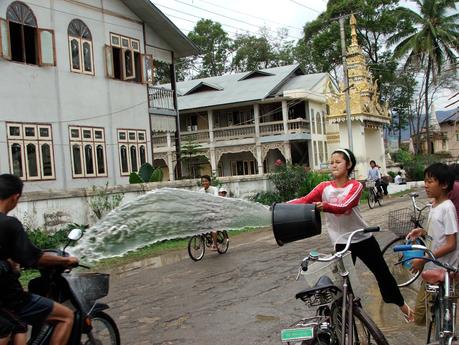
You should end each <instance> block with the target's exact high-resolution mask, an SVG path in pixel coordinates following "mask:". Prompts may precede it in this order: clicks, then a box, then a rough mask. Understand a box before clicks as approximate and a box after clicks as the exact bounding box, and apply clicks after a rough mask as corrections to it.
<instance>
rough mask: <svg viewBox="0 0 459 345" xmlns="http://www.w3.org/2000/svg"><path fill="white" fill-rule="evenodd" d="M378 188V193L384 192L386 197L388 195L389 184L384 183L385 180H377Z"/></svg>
mask: <svg viewBox="0 0 459 345" xmlns="http://www.w3.org/2000/svg"><path fill="white" fill-rule="evenodd" d="M376 188H378V191H379V192H380V193H381V194H382V193H383V191H384V195H387V194H388V192H387V183H386V182H384V181H383V180H381V179H379V180H376Z"/></svg>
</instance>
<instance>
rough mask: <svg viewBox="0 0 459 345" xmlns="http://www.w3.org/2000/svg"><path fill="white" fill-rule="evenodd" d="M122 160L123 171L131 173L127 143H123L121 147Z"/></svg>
mask: <svg viewBox="0 0 459 345" xmlns="http://www.w3.org/2000/svg"><path fill="white" fill-rule="evenodd" d="M120 160H121V172H122V173H129V165H128V158H127V148H126V145H121V147H120Z"/></svg>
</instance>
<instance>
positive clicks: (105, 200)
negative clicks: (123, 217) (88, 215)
mask: <svg viewBox="0 0 459 345" xmlns="http://www.w3.org/2000/svg"><path fill="white" fill-rule="evenodd" d="M92 190H93V191H94V194H95V195H94V196H93V197H91V198H90V199H89V201H88V204H89V207H90V208H91V210H92V212H93V213H94V214H95V216H96V217H97V219H101V218H102V217H103V216H104V215H105V214H107V213H108V212H110V211H111V210H113V209H114V208H117V207H118V206H119V205H120V203H121V200H123V197H124V194H123V193H113V194H109V193H108V182H107V183H106V184H105V188H97V187H96V186H92Z"/></svg>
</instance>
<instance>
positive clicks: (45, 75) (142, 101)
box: [0, 0, 163, 191]
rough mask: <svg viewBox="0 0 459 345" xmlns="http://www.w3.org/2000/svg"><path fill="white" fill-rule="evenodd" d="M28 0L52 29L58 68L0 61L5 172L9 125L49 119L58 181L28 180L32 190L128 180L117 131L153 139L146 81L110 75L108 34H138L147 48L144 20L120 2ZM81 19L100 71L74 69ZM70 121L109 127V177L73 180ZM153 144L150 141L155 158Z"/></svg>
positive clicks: (0, 149)
mask: <svg viewBox="0 0 459 345" xmlns="http://www.w3.org/2000/svg"><path fill="white" fill-rule="evenodd" d="M11 3H12V1H10V0H7V1H0V17H1V18H5V17H6V9H7V7H8V6H9V5H10V4H11ZM24 3H26V4H27V5H28V6H29V7H30V8H31V9H32V11H33V12H34V14H35V16H36V18H37V24H38V27H40V28H47V29H53V30H54V32H55V44H56V57H57V66H56V67H39V66H37V65H26V64H22V63H16V62H11V61H7V60H4V59H0V76H1V78H0V100H1V106H0V157H1V159H0V172H1V173H4V172H10V167H9V161H8V159H7V157H8V148H7V145H6V143H5V142H6V128H5V127H6V125H5V122H39V123H51V124H52V131H53V145H54V164H55V173H56V179H55V180H52V181H38V182H26V186H25V190H26V191H36V190H49V189H63V188H76V187H81V186H92V185H104V184H105V183H106V182H107V181H109V183H110V184H120V183H126V182H127V178H126V177H121V175H120V168H119V159H118V148H117V146H118V145H117V136H116V135H117V133H116V128H132V129H145V130H147V140H148V141H150V131H149V130H148V129H149V115H148V99H147V90H146V86H145V85H141V84H137V83H131V82H124V81H119V80H111V79H108V78H106V75H105V53H104V46H105V44H109V43H110V41H109V33H110V32H114V33H118V34H122V35H124V36H128V37H133V38H136V39H138V40H139V41H140V42H141V52H142V53H143V50H144V47H143V28H142V24H141V23H139V22H138V21H139V19H138V18H136V16H135V15H134V14H133V13H132V12H130V11H129V9H127V7H126V6H125V5H124V4H123V3H122V2H121V1H119V0H101V1H89V0H85V1H84V3H86V4H88V5H90V6H83V5H79V4H77V3H76V1H75V2H69V1H64V0H54V1H51V0H46V1H44V0H28V1H24ZM101 4H102V5H103V6H104V9H105V10H108V11H113V12H116V13H119V14H121V15H122V16H125V17H128V18H132V19H134V20H135V21H133V20H128V19H125V18H122V17H121V16H117V15H109V14H106V13H105V14H104V13H102V11H101V10H100V9H98V6H101ZM76 18H78V19H81V20H82V21H83V22H84V23H85V24H86V25H87V26H88V27H89V29H90V31H91V34H92V43H93V54H94V67H95V75H94V76H91V75H86V74H78V73H73V72H71V71H70V61H69V59H70V58H69V46H68V35H67V29H68V25H69V23H70V21H71V20H72V19H76ZM150 31H152V30H150ZM153 43H154V42H153ZM162 44H163V43H162V42H159V43H158V46H160V47H161V46H162ZM69 125H79V126H94V127H104V129H105V138H106V157H107V168H108V178H105V177H101V178H83V179H81V178H80V179H74V178H72V171H71V162H70V147H69V138H68V132H69V131H68V126H69ZM150 147H151V146H150V144H148V143H147V150H148V152H147V157H148V160H149V161H151V149H150Z"/></svg>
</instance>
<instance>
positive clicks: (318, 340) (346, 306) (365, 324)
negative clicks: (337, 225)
mask: <svg viewBox="0 0 459 345" xmlns="http://www.w3.org/2000/svg"><path fill="white" fill-rule="evenodd" d="M375 231H379V227H370V228H366V229H359V230H356V231H353V232H351V233H350V234H349V238H348V240H347V243H346V246H345V248H344V249H343V250H342V251H339V252H336V253H335V254H333V255H327V256H322V255H320V254H319V253H317V252H314V251H313V252H311V253H309V255H308V256H306V257H305V258H304V259H303V261H302V262H301V265H300V268H299V270H298V276H297V279H298V278H299V276H300V275H305V276H306V277H307V274H308V271H311V270H312V271H315V272H317V273H319V272H320V273H321V274H323V273H325V272H328V275H323V276H321V277H320V278H319V280H318V281H317V283H316V284H315V285H314V286H313V287H311V288H308V289H306V290H303V291H300V292H299V293H297V294H296V296H295V297H296V298H297V299H301V300H302V301H304V302H305V303H306V305H307V306H308V307H309V308H311V307H317V309H316V312H315V316H313V317H309V318H304V319H301V320H300V321H298V322H296V323H294V324H293V325H291V326H290V327H289V328H287V329H284V330H282V331H281V341H282V342H283V343H286V344H289V345H294V344H295V345H300V344H301V345H308V344H315V345H318V344H327V345H357V344H376V345H388V342H387V340H386V338H385V337H384V335H383V333H382V332H381V330H380V329H379V328H378V327H377V326H376V324H375V323H374V322H373V320H372V319H371V318H370V316H368V314H367V313H366V312H365V311H364V309H363V307H362V305H361V303H360V299H359V298H358V297H356V296H355V295H354V290H353V288H352V285H351V281H352V280H353V279H352V278H353V277H352V276H350V274H349V271H350V269H347V268H346V267H352V268H353V263H352V258H351V255H350V253H349V252H348V249H349V247H350V245H351V242H352V238H353V237H354V236H355V235H356V234H358V233H361V232H375ZM310 262H312V264H311V265H310V264H309V263H310ZM349 265H351V266H349ZM309 266H311V267H309ZM306 279H307V278H306ZM307 281H308V280H307Z"/></svg>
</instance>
